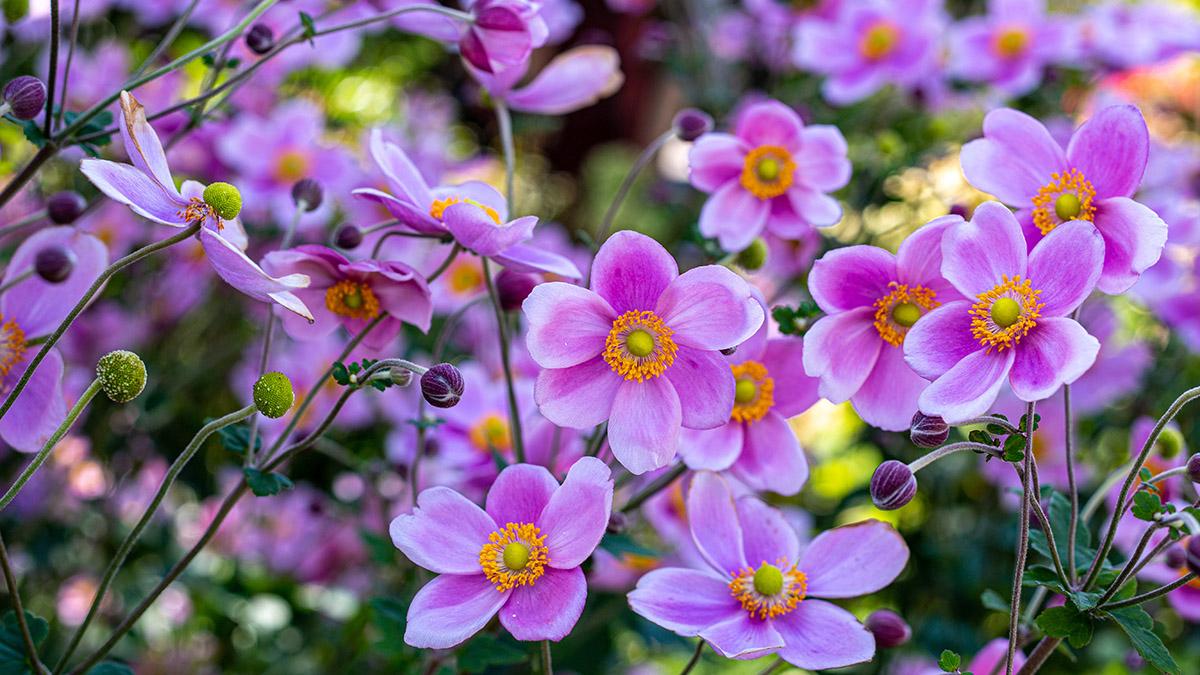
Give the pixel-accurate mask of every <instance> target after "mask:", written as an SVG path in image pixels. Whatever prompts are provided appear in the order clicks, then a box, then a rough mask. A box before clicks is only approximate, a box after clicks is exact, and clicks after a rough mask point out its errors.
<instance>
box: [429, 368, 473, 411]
mask: <svg viewBox="0 0 1200 675" xmlns="http://www.w3.org/2000/svg"><path fill="white" fill-rule="evenodd" d="M464 386H465V383H464V382H463V376H462V373H461V372H459V370H458V368H455V367H454V366H453V365H451V364H449V363H439V364H437V365H436V366H434V367H432V368H430V369H429V370H427V371H425V374H424V375H422V376H421V395H422V396H424V397H425V400H426V401H427V402H428V403H429V405H431V406H433V407H435V408H453V407H454V406H456V405H458V401H459V399H461V398H462V394H463V388H464Z"/></svg>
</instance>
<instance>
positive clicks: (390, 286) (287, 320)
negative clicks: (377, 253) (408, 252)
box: [262, 244, 433, 349]
mask: <svg viewBox="0 0 1200 675" xmlns="http://www.w3.org/2000/svg"><path fill="white" fill-rule="evenodd" d="M262 264H263V269H265V270H266V271H267V272H268V273H270V274H275V275H279V276H286V275H292V274H303V275H305V276H307V277H308V278H309V280H310V282H309V285H308V288H305V289H303V290H300V291H296V296H297V297H299V298H300V300H301V302H303V303H304V304H305V305H307V306H308V307H310V308H311V309H312V315H313V320H312V321H304V320H302V319H300V317H298V316H296V315H294V314H290V313H289V314H285V315H284V316H283V328H284V330H286V331H287V332H288V335H291V336H292V337H294V338H296V339H297V340H315V339H318V338H322V337H325V336H326V335H329V334H330V333H332V332H333V331H335V330H337V327H338V326H343V327H345V329H346V330H348V331H350V333H351V334H352V335H353V334H357V333H358V332H359V331H361V330H362V329H363V328H365V327H366V326H367V324H369V323H371V322H372V321H374V320H375V319H377V318H379V317H380V316H381V315H386V318H385V319H383V321H382V322H380V324H379V326H377V327H376V328H375V329H374V330H373V331H372V332H371V333H370V334H368V335H367V337H366V338H364V342H365V344H366V345H367V346H368V347H371V348H373V349H382V348H383V347H385V346H387V344H388V343H390V342H391V341H392V340H393V339H395V337H396V336H397V335H398V334H399V333H400V327H401V324H402V323H407V324H409V325H412V326H415V327H417V328H419V329H420V330H422V331H427V330H429V322H430V320H431V319H432V317H433V301H432V299H431V298H430V294H429V285H428V284H426V283H425V279H424V277H422V276H421V275H420V274H418V273H417V271H416V270H414V269H413V268H411V267H409V266H408V265H407V264H405V263H402V262H395V261H380V260H356V261H354V262H351V261H349V260H347V259H346V258H345V256H343V255H342V254H340V253H338V252H337V251H334V250H333V249H331V248H328V247H325V246H315V245H307V244H306V245H304V246H297V247H295V248H292V249H288V250H286V251H272V252H270V253H268V254H267V255H266V256H265V257H264V258H263V263H262Z"/></svg>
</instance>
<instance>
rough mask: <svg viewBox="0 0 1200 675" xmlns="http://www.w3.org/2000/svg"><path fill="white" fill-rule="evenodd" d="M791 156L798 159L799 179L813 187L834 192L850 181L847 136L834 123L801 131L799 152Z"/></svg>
mask: <svg viewBox="0 0 1200 675" xmlns="http://www.w3.org/2000/svg"><path fill="white" fill-rule="evenodd" d="M792 159H794V160H795V162H796V179H797V180H796V182H798V183H800V184H803V185H806V186H808V187H810V188H812V189H814V190H818V191H820V192H833V191H834V190H840V189H842V188H843V187H845V186H846V183H848V182H850V170H851V167H850V160H849V159H848V158H847V157H846V138H845V137H844V136H842V132H841V131H840V130H839V129H838V128H837V127H835V126H832V125H827V124H816V125H813V126H810V127H806V128H805V129H804V131H803V132H801V134H800V153H799V154H797V155H796V156H795V157H793V158H792Z"/></svg>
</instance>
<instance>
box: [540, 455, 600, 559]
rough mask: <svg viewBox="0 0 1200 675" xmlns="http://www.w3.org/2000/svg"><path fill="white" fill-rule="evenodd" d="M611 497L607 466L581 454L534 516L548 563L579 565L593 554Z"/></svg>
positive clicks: (598, 541)
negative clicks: (547, 501)
mask: <svg viewBox="0 0 1200 675" xmlns="http://www.w3.org/2000/svg"><path fill="white" fill-rule="evenodd" d="M612 498H613V481H612V473H611V472H610V471H609V470H608V466H607V465H605V464H604V462H602V461H600V460H599V459H596V458H595V457H580V458H579V459H578V460H577V461H576V462H575V464H573V465H572V466H571V469H570V470H569V471H568V472H567V478H566V480H564V481H563V484H562V487H560V488H558V490H557V491H556V492H555V493H554V495H553V496H551V497H550V503H548V504H546V508H545V509H544V510H543V511H542V513H541V515H540V516H539V518H538V520H537V525H538V527H539V528H540V529H541V531H542V535H543V536H545V537H546V548H547V549H548V551H549V558H550V561H549V563H548V564H549V565H550V567H554V568H558V569H568V568H571V567H578V566H579V565H581V564H583V561H584V560H587V559H588V556H590V555H592V551H595V550H596V546H597V545H598V544H599V543H600V538H601V537H603V536H604V528H606V527H607V526H608V517H609V515H610V513H611V511H612Z"/></svg>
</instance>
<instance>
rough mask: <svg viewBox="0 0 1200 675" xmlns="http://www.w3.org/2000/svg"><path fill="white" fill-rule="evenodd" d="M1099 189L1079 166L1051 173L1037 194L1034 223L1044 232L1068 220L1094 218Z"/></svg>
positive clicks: (1034, 202)
mask: <svg viewBox="0 0 1200 675" xmlns="http://www.w3.org/2000/svg"><path fill="white" fill-rule="evenodd" d="M1095 196H1096V188H1095V187H1093V186H1092V183H1091V182H1090V181H1089V180H1088V179H1087V178H1085V177H1084V175H1083V172H1082V171H1080V170H1079V169H1071V170H1070V171H1064V172H1062V173H1053V174H1050V182H1049V183H1046V184H1045V185H1043V186H1042V187H1041V189H1040V190H1038V193H1037V194H1036V195H1034V197H1033V224H1034V225H1037V228H1038V230H1040V231H1041V233H1042V234H1050V231H1051V230H1053V229H1054V228H1056V227H1058V226H1059V225H1060V224H1062V223H1065V222H1067V221H1068V220H1086V221H1089V222H1090V221H1092V220H1094V219H1095V217H1096V206H1095V204H1093V203H1092V201H1093V199H1094V198H1095Z"/></svg>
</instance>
